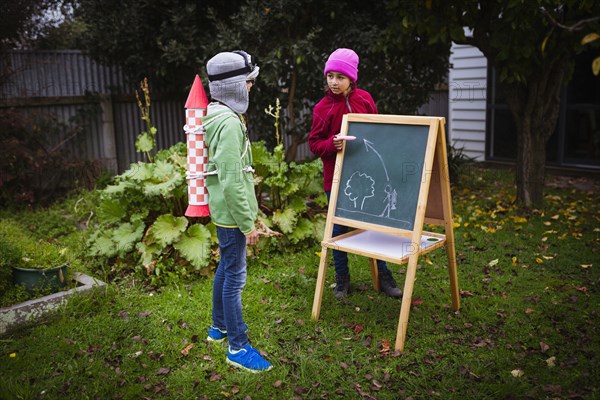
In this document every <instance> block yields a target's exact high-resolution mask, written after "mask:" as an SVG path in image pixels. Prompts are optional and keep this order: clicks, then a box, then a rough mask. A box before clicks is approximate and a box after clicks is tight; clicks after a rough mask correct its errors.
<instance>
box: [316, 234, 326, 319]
mask: <svg viewBox="0 0 600 400" xmlns="http://www.w3.org/2000/svg"><path fill="white" fill-rule="evenodd" d="M328 250H329V249H328V248H327V247H325V246H323V247H321V261H320V262H319V274H318V275H317V285H316V287H315V298H314V300H313V308H312V319H314V320H315V321H316V320H318V319H319V314H320V312H321V300H322V299H323V288H324V287H325V274H326V272H327V253H328Z"/></svg>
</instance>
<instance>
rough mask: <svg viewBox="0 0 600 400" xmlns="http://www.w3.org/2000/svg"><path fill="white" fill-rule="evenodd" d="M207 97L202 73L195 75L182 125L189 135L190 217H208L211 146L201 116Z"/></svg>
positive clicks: (204, 113) (203, 114) (188, 213)
mask: <svg viewBox="0 0 600 400" xmlns="http://www.w3.org/2000/svg"><path fill="white" fill-rule="evenodd" d="M207 106H208V98H207V97H206V93H205V92H204V87H203V86H202V82H200V77H199V76H198V75H196V79H194V84H193V85H192V89H191V90H190V94H189V95H188V98H187V101H186V102H185V120H186V124H185V126H184V127H183V130H184V132H185V133H186V135H187V174H186V175H187V179H188V208H187V210H185V215H186V216H187V217H206V216H208V215H210V210H209V209H208V191H207V190H206V185H205V181H204V172H206V166H207V164H208V148H207V147H206V145H205V143H204V128H203V127H202V117H204V116H205V115H206V107H207Z"/></svg>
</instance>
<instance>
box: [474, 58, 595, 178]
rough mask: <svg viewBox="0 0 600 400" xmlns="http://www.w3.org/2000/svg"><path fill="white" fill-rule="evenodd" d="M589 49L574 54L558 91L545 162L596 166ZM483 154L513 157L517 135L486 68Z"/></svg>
mask: <svg viewBox="0 0 600 400" xmlns="http://www.w3.org/2000/svg"><path fill="white" fill-rule="evenodd" d="M594 56H597V54H596V52H595V51H594V50H589V51H587V52H584V53H582V54H580V55H579V56H577V58H576V64H575V70H574V72H573V77H572V79H571V81H570V82H569V84H568V86H567V87H566V88H565V89H564V90H563V92H562V95H561V107H560V111H559V116H558V121H557V125H556V129H555V132H554V133H553V134H552V136H551V137H550V140H549V141H548V144H547V147H546V156H547V159H546V163H547V164H548V165H556V166H569V167H582V168H598V169H600V76H594V74H593V73H592V67H591V65H592V60H593V59H594ZM488 82H489V84H488V105H487V139H486V158H487V159H489V160H498V161H508V160H515V158H516V155H517V135H516V126H515V123H514V119H513V116H512V114H511V112H510V110H509V109H508V106H507V105H506V100H505V98H504V96H503V94H502V91H501V90H500V88H499V87H498V85H497V84H496V83H497V82H496V74H495V72H494V70H493V69H492V68H491V67H489V68H488Z"/></svg>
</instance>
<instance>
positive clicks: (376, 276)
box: [369, 258, 379, 292]
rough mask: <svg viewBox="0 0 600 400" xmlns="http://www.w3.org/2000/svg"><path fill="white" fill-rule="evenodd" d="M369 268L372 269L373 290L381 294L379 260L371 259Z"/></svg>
mask: <svg viewBox="0 0 600 400" xmlns="http://www.w3.org/2000/svg"><path fill="white" fill-rule="evenodd" d="M369 266H370V267H371V279H372V280H373V289H375V291H376V292H379V270H378V269H377V260H376V259H374V258H369Z"/></svg>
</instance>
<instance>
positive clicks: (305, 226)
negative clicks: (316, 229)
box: [288, 218, 313, 244]
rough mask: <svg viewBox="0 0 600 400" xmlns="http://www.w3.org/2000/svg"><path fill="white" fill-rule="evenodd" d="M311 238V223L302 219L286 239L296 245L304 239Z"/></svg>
mask: <svg viewBox="0 0 600 400" xmlns="http://www.w3.org/2000/svg"><path fill="white" fill-rule="evenodd" d="M312 236H313V226H312V223H311V222H310V221H309V220H308V219H306V218H302V219H300V221H298V224H297V225H296V227H295V229H294V231H293V232H292V233H291V234H289V235H288V239H289V240H290V241H291V242H292V243H294V244H296V243H298V242H300V241H302V240H304V239H307V238H310V237H312Z"/></svg>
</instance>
